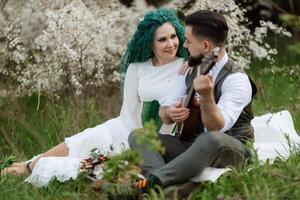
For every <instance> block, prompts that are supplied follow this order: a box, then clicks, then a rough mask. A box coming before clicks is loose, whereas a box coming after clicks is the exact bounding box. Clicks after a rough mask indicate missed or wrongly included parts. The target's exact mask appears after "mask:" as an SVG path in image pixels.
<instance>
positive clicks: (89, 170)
mask: <svg viewBox="0 0 300 200" xmlns="http://www.w3.org/2000/svg"><path fill="white" fill-rule="evenodd" d="M112 151H113V148H112V147H110V151H107V150H103V149H98V148H94V149H92V150H91V151H90V153H89V155H88V157H87V158H85V159H83V160H82V161H81V162H80V173H83V174H84V175H85V176H86V177H87V178H89V179H91V180H92V181H95V180H99V179H101V178H102V177H103V173H104V170H103V164H104V161H107V160H109V159H110V158H111V156H112Z"/></svg>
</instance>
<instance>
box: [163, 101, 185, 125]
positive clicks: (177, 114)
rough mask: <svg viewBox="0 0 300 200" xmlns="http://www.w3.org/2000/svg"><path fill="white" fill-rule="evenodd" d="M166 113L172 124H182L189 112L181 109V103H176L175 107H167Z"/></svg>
mask: <svg viewBox="0 0 300 200" xmlns="http://www.w3.org/2000/svg"><path fill="white" fill-rule="evenodd" d="M167 113H168V115H169V117H170V118H171V119H172V120H173V121H174V122H183V121H184V120H186V119H187V118H188V117H189V115H190V110H189V109H188V108H184V107H182V103H181V102H178V103H176V105H174V106H170V107H168V109H167Z"/></svg>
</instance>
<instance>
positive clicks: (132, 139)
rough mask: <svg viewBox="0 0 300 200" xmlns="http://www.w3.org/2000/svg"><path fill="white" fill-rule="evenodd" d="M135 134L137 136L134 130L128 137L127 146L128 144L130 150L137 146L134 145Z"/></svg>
mask: <svg viewBox="0 0 300 200" xmlns="http://www.w3.org/2000/svg"><path fill="white" fill-rule="evenodd" d="M136 134H137V132H136V131H135V130H134V131H132V132H131V133H130V134H129V136H128V144H129V147H130V148H135V147H136V146H137V143H136V138H137V136H136Z"/></svg>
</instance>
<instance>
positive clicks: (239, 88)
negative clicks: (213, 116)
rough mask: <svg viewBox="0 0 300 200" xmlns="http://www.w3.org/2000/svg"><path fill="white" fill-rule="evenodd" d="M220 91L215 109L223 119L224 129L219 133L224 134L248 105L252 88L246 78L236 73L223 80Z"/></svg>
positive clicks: (242, 74) (244, 75)
mask: <svg viewBox="0 0 300 200" xmlns="http://www.w3.org/2000/svg"><path fill="white" fill-rule="evenodd" d="M221 91H222V95H221V97H220V99H219V102H218V103H217V107H218V109H219V111H220V112H221V113H222V115H223V117H224V127H223V128H222V129H221V130H220V131H221V132H225V131H227V130H229V129H230V128H231V127H232V126H233V125H234V124H235V122H236V121H237V119H238V117H239V116H240V114H241V112H242V110H243V109H244V107H245V106H247V105H248V104H249V103H250V101H251V96H252V88H251V83H250V81H249V78H248V76H247V75H246V74H244V73H240V72H238V73H234V74H231V75H229V76H228V77H227V78H226V79H225V80H224V82H223V85H222V88H221Z"/></svg>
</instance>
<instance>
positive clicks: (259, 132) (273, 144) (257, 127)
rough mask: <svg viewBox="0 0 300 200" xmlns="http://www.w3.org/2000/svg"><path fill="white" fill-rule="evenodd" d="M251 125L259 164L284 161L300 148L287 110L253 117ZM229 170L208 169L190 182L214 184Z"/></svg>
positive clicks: (298, 139) (299, 138) (298, 138)
mask: <svg viewBox="0 0 300 200" xmlns="http://www.w3.org/2000/svg"><path fill="white" fill-rule="evenodd" d="M251 123H252V125H253V127H254V138H255V142H254V144H253V146H254V149H255V150H256V151H257V155H258V159H259V161H260V162H261V163H264V162H265V161H266V160H269V161H270V163H272V162H273V161H274V160H275V158H276V157H278V156H279V157H281V158H282V159H286V158H288V157H289V155H290V150H291V148H294V147H298V148H299V147H300V136H299V135H298V134H297V132H296V130H295V127H294V123H293V119H292V116H291V114H290V112H289V111H287V110H283V111H280V112H277V113H268V114H264V115H262V116H257V117H254V119H253V120H252V122H251ZM289 144H290V145H289ZM229 170H230V169H229V168H213V167H208V168H206V169H205V170H204V171H203V172H202V173H201V174H199V175H198V176H196V177H194V178H192V179H191V181H193V182H201V181H212V182H215V181H216V180H217V179H218V178H219V177H220V176H221V175H222V174H224V173H225V172H227V171H229Z"/></svg>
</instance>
